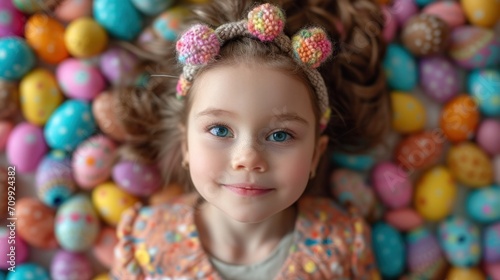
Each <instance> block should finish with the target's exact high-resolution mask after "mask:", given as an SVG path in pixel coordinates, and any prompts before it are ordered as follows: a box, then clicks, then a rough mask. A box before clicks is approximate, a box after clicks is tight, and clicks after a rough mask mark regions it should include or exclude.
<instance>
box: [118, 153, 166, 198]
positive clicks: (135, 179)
mask: <svg viewBox="0 0 500 280" xmlns="http://www.w3.org/2000/svg"><path fill="white" fill-rule="evenodd" d="M112 177H113V181H114V182H115V183H116V184H117V185H118V186H119V187H120V188H122V189H123V190H125V191H126V192H128V193H130V194H132V195H138V196H147V195H150V194H152V193H153V192H154V191H156V190H157V189H159V188H160V186H161V177H160V172H159V171H158V169H157V168H156V167H155V166H154V165H145V164H141V163H138V162H134V161H128V160H124V161H121V162H119V163H118V164H116V165H115V166H114V167H113V173H112Z"/></svg>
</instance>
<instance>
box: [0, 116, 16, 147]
mask: <svg viewBox="0 0 500 280" xmlns="http://www.w3.org/2000/svg"><path fill="white" fill-rule="evenodd" d="M13 129H14V123H13V122H10V121H0V152H3V151H4V150H5V147H6V146H7V140H9V136H10V133H11V132H12V130H13Z"/></svg>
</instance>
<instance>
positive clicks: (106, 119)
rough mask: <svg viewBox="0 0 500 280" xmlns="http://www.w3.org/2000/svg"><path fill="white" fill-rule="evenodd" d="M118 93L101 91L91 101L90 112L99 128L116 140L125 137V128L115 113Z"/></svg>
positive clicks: (121, 139)
mask: <svg viewBox="0 0 500 280" xmlns="http://www.w3.org/2000/svg"><path fill="white" fill-rule="evenodd" d="M117 94H118V93H116V94H114V93H110V92H103V93H101V94H99V95H98V96H97V97H96V98H95V99H94V101H93V102H92V113H93V115H94V117H95V120H96V122H97V125H98V126H99V128H100V130H101V131H102V132H104V133H105V134H106V135H108V136H109V137H111V138H113V139H114V140H117V141H123V140H125V139H126V137H127V133H126V131H125V128H124V127H123V125H122V124H121V122H120V121H119V120H118V117H117V115H116V109H117V104H116V103H117V100H116V99H115V97H116V95H117Z"/></svg>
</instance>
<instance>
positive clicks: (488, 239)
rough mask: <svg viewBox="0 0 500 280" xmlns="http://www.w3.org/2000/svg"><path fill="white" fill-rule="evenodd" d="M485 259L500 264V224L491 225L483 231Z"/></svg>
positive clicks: (487, 261)
mask: <svg viewBox="0 0 500 280" xmlns="http://www.w3.org/2000/svg"><path fill="white" fill-rule="evenodd" d="M483 259H484V261H485V262H486V263H499V264H500V223H499V222H497V223H495V224H492V225H489V226H487V227H485V228H484V231H483Z"/></svg>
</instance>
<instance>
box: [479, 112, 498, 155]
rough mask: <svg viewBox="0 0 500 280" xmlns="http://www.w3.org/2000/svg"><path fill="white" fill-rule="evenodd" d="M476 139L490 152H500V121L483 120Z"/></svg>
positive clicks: (495, 153) (492, 153) (494, 153)
mask: <svg viewBox="0 0 500 280" xmlns="http://www.w3.org/2000/svg"><path fill="white" fill-rule="evenodd" d="M476 141H477V143H478V144H479V146H480V147H481V148H483V150H484V151H485V152H487V153H488V154H490V155H497V154H500V121H499V120H496V119H485V120H483V121H482V122H481V124H480V125H479V128H478V129H477V134H476Z"/></svg>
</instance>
